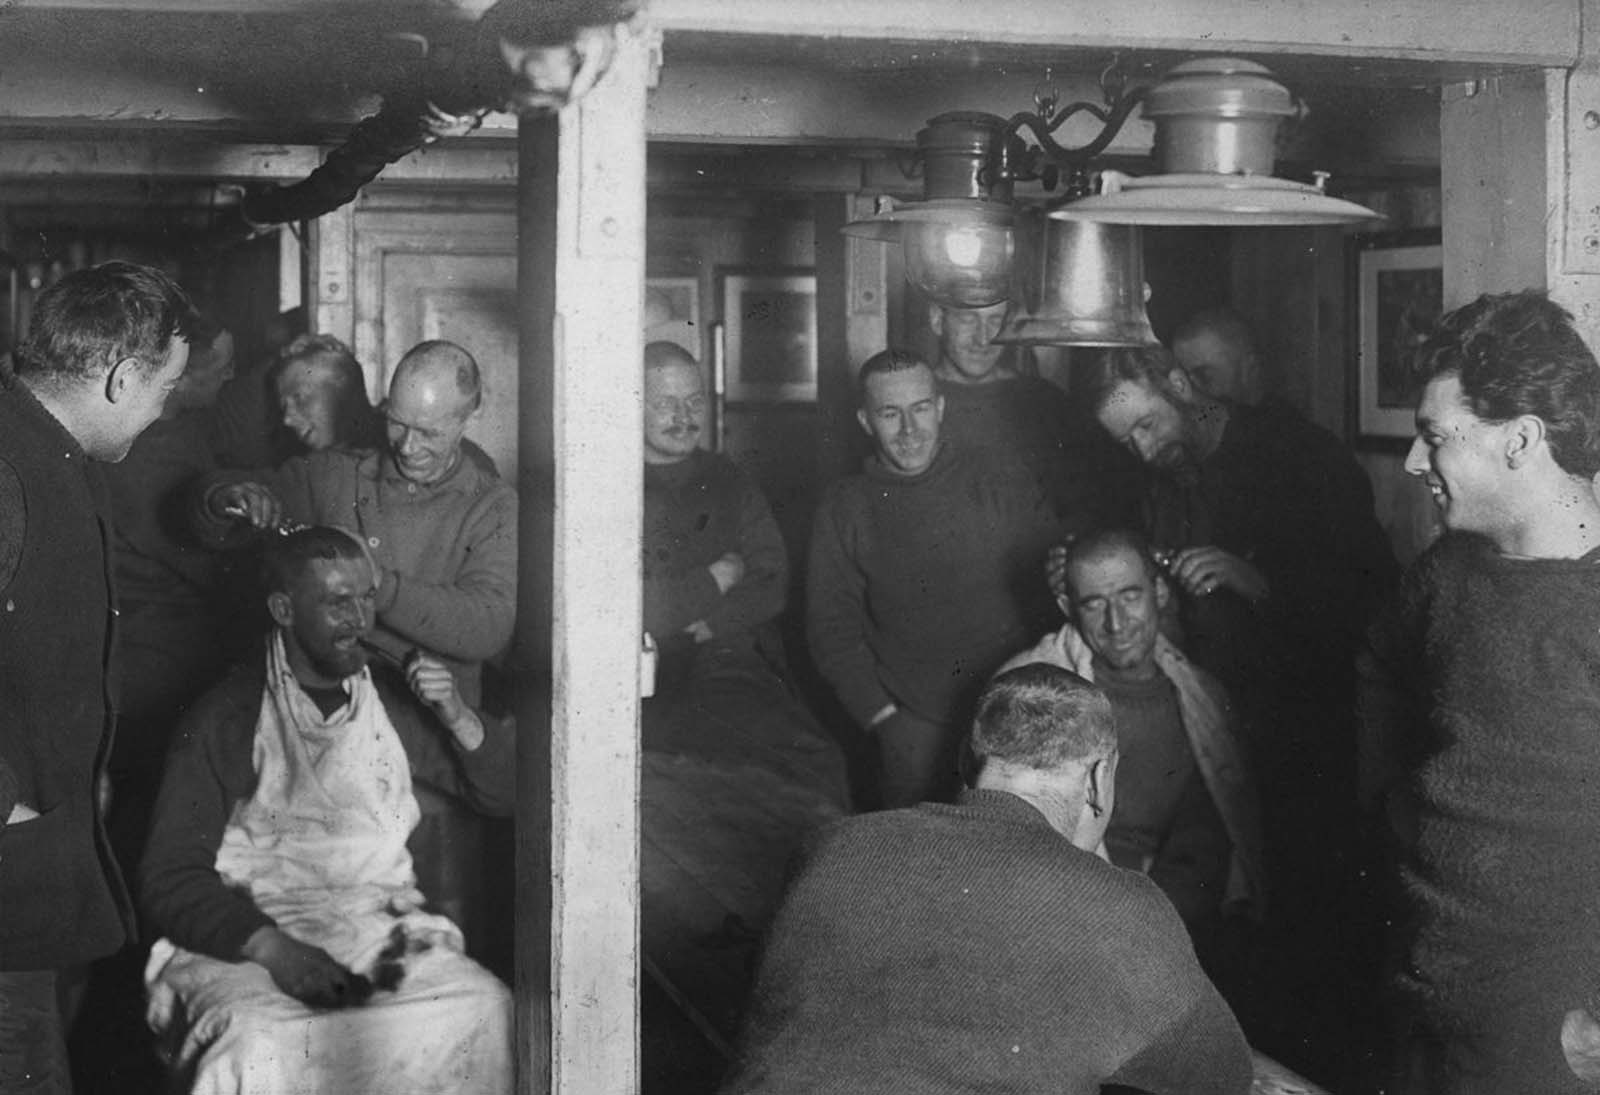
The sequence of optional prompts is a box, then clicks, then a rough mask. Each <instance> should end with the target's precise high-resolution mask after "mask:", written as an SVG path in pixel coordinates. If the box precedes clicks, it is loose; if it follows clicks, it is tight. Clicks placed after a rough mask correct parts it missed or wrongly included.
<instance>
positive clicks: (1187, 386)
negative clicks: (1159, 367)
mask: <svg viewBox="0 0 1600 1095" xmlns="http://www.w3.org/2000/svg"><path fill="white" fill-rule="evenodd" d="M1167 391H1169V392H1171V393H1172V394H1173V395H1175V396H1177V397H1178V398H1179V399H1181V400H1182V401H1183V402H1185V403H1188V402H1190V401H1192V400H1193V399H1194V381H1193V380H1190V379H1189V373H1188V371H1187V370H1186V369H1184V368H1183V367H1182V366H1178V365H1174V366H1173V367H1172V368H1171V369H1169V370H1168V371H1167Z"/></svg>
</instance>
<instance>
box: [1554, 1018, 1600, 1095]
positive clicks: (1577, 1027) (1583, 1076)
mask: <svg viewBox="0 0 1600 1095" xmlns="http://www.w3.org/2000/svg"><path fill="white" fill-rule="evenodd" d="M1561 1053H1562V1055H1563V1056H1564V1057H1566V1059H1567V1067H1568V1068H1570V1069H1572V1072H1573V1075H1575V1076H1577V1077H1578V1079H1580V1080H1582V1081H1583V1082H1584V1083H1586V1084H1600V1022H1596V1021H1595V1018H1594V1016H1592V1015H1590V1014H1589V1013H1588V1012H1587V1011H1585V1010H1584V1009H1583V1008H1574V1009H1573V1010H1571V1011H1569V1012H1567V1016H1566V1018H1565V1019H1564V1020H1563V1021H1562V1023H1561Z"/></svg>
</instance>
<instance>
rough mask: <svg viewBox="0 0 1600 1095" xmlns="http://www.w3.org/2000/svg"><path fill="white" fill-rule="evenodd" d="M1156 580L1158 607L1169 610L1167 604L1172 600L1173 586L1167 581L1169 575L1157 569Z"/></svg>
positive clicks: (1163, 610) (1161, 609)
mask: <svg viewBox="0 0 1600 1095" xmlns="http://www.w3.org/2000/svg"><path fill="white" fill-rule="evenodd" d="M1155 580H1156V608H1157V609H1158V610H1160V611H1162V612H1165V611H1166V610H1167V605H1168V604H1170V603H1171V601H1172V586H1171V585H1169V584H1168V583H1167V576H1166V575H1165V574H1162V573H1161V572H1160V571H1157V572H1156V574H1155Z"/></svg>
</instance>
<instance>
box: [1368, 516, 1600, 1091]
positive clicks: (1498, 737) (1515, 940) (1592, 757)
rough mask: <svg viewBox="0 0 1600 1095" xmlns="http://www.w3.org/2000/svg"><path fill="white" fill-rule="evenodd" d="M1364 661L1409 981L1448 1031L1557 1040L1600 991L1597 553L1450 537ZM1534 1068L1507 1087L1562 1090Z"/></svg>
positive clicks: (1420, 1007) (1415, 572)
mask: <svg viewBox="0 0 1600 1095" xmlns="http://www.w3.org/2000/svg"><path fill="white" fill-rule="evenodd" d="M1362 669H1363V672H1362V683H1363V689H1362V701H1363V703H1362V710H1363V715H1364V719H1365V721H1366V732H1367V738H1368V741H1369V742H1371V743H1372V744H1373V746H1374V748H1373V749H1371V750H1369V753H1371V754H1377V755H1379V756H1381V758H1382V760H1381V762H1380V763H1376V764H1372V765H1370V766H1369V770H1372V771H1382V772H1385V773H1388V774H1389V776H1390V778H1389V779H1388V780H1387V783H1388V787H1389V791H1390V794H1389V806H1390V811H1389V812H1390V818H1391V821H1392V823H1393V827H1394V829H1395V830H1396V838H1397V845H1398V854H1399V857H1400V880H1401V885H1402V890H1403V894H1404V898H1405V906H1406V907H1405V913H1406V917H1405V919H1404V920H1403V921H1402V923H1401V925H1400V927H1401V928H1402V929H1403V932H1404V936H1403V942H1404V944H1405V959H1406V967H1405V969H1403V970H1402V971H1400V982H1401V984H1400V987H1401V989H1402V990H1403V992H1404V993H1405V994H1406V996H1407V997H1408V998H1409V999H1410V1000H1411V1002H1412V1004H1413V1006H1414V1007H1415V1009H1416V1010H1417V1011H1418V1012H1419V1013H1420V1014H1422V1015H1423V1016H1425V1017H1426V1018H1428V1019H1429V1021H1431V1022H1432V1023H1434V1024H1437V1025H1440V1026H1442V1027H1443V1028H1445V1029H1447V1030H1449V1031H1451V1032H1452V1034H1451V1036H1454V1035H1455V1034H1460V1033H1461V1032H1471V1031H1473V1030H1475V1029H1477V1030H1486V1029H1494V1028H1501V1029H1503V1028H1506V1027H1510V1026H1512V1025H1514V1024H1515V1023H1516V1022H1517V1021H1518V1017H1519V1014H1521V1015H1531V1014H1535V1013H1538V1014H1540V1015H1542V1018H1540V1019H1539V1020H1538V1022H1539V1026H1540V1028H1541V1031H1542V1041H1543V1043H1544V1045H1545V1048H1546V1049H1547V1050H1551V1051H1553V1050H1554V1047H1555V1045H1556V1042H1555V1037H1556V1032H1557V1030H1558V1029H1559V1022H1560V1016H1561V1014H1562V1013H1564V1011H1565V1010H1566V1009H1568V1008H1572V1007H1578V1006H1582V1005H1584V1004H1585V1003H1587V1004H1588V1005H1589V1006H1590V1007H1595V1006H1596V1005H1595V1003H1594V1000H1595V996H1596V993H1597V991H1600V793H1597V789H1600V551H1597V552H1592V553H1590V554H1589V555H1588V556H1586V557H1585V558H1583V559H1579V560H1559V559H1518V558H1508V557H1506V556H1504V555H1501V554H1499V553H1498V552H1497V551H1496V550H1495V549H1494V548H1493V546H1492V545H1490V544H1489V543H1488V542H1487V541H1485V540H1482V539H1479V538H1477V537H1470V536H1462V535H1452V536H1447V537H1445V538H1444V539H1443V540H1442V541H1441V542H1440V543H1439V544H1437V545H1435V547H1434V548H1433V549H1432V550H1431V551H1429V552H1428V553H1427V554H1426V555H1424V556H1423V557H1422V559H1420V560H1419V561H1418V562H1417V564H1416V565H1415V566H1414V567H1413V568H1412V570H1411V571H1410V572H1409V573H1408V574H1407V576H1406V580H1405V582H1404V585H1403V588H1402V593H1401V596H1400V598H1399V599H1398V601H1397V602H1396V603H1395V604H1394V605H1393V606H1392V608H1391V609H1390V610H1389V611H1387V612H1386V613H1385V614H1384V615H1383V616H1382V617H1381V618H1380V619H1379V620H1378V622H1377V623H1376V624H1375V625H1374V627H1373V630H1372V635H1371V649H1370V650H1369V652H1368V654H1367V656H1366V657H1365V658H1364V659H1363V662H1362ZM1529 1065H1530V1062H1529V1061H1527V1060H1522V1061H1518V1062H1511V1063H1508V1064H1507V1075H1508V1077H1511V1078H1510V1079H1508V1081H1507V1084H1508V1086H1505V1087H1502V1088H1500V1090H1506V1091H1511V1090H1519V1089H1520V1090H1528V1091H1533V1090H1540V1091H1544V1090H1553V1089H1552V1088H1547V1087H1543V1086H1540V1084H1539V1083H1535V1082H1531V1080H1530V1077H1531V1076H1532V1075H1533V1073H1529V1072H1526V1071H1524V1073H1523V1075H1522V1078H1521V1080H1520V1081H1518V1080H1516V1079H1515V1075H1516V1071H1515V1070H1516V1068H1518V1067H1520V1068H1522V1069H1524V1070H1526V1069H1527V1068H1528V1067H1529ZM1557 1073H1558V1074H1559V1070H1557ZM1568 1078H1569V1079H1570V1076H1569V1077H1568ZM1519 1083H1521V1084H1523V1085H1525V1086H1523V1087H1521V1088H1519V1087H1518V1086H1517V1085H1518V1084H1519ZM1474 1090H1477V1089H1476V1088H1475V1089H1474ZM1484 1090H1492V1088H1485V1089H1484Z"/></svg>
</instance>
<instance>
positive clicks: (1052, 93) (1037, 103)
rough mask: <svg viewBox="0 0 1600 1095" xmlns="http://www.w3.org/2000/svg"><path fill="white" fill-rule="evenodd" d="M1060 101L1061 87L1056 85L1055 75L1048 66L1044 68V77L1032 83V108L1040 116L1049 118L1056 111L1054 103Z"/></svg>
mask: <svg viewBox="0 0 1600 1095" xmlns="http://www.w3.org/2000/svg"><path fill="white" fill-rule="evenodd" d="M1059 102H1061V89H1060V88H1058V87H1056V81H1055V77H1054V76H1053V74H1052V73H1051V70H1050V66H1049V65H1046V66H1045V69H1044V79H1043V80H1041V81H1039V82H1038V83H1037V84H1034V85H1033V109H1034V110H1035V111H1037V112H1038V113H1039V115H1040V116H1041V117H1044V118H1049V117H1050V116H1051V115H1053V114H1055V112H1056V104H1057V103H1059Z"/></svg>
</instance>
